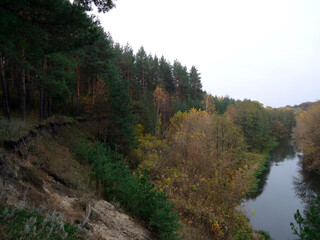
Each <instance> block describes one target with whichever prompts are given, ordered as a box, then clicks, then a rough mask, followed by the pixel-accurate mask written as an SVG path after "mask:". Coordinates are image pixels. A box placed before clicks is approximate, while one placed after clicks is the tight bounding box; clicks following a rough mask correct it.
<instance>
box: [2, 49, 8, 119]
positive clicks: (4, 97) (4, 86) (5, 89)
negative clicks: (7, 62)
mask: <svg viewBox="0 0 320 240" xmlns="http://www.w3.org/2000/svg"><path fill="white" fill-rule="evenodd" d="M0 69H1V76H0V78H1V87H2V104H3V111H4V114H5V116H6V117H7V118H8V120H9V121H10V110H9V97H8V86H7V82H6V75H5V69H4V63H3V58H2V54H1V53H0Z"/></svg>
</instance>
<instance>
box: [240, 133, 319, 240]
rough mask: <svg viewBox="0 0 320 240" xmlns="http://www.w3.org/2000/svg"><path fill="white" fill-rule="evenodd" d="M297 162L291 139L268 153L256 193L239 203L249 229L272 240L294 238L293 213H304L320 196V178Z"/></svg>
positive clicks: (297, 157)
mask: <svg viewBox="0 0 320 240" xmlns="http://www.w3.org/2000/svg"><path fill="white" fill-rule="evenodd" d="M299 161H300V159H299V156H298V154H297V152H296V148H295V147H294V146H293V144H292V142H291V141H290V139H284V140H283V141H281V142H280V144H279V146H278V147H276V148H275V149H274V150H273V151H272V152H271V153H270V157H269V160H268V162H267V165H266V170H265V171H264V172H263V174H262V175H261V176H260V182H259V186H258V189H257V191H255V192H254V193H253V194H251V195H250V196H248V199H247V200H246V201H245V202H244V203H243V204H242V207H244V208H245V209H247V210H244V211H245V213H247V216H248V217H249V219H250V222H251V224H252V226H253V227H254V228H255V229H257V230H258V229H262V230H265V231H268V232H269V233H270V235H271V237H272V238H273V239H274V240H287V239H290V240H291V239H295V238H296V236H294V235H293V232H292V230H291V227H290V222H295V220H294V213H295V212H296V211H297V209H299V210H300V212H303V210H304V209H305V208H306V207H308V206H309V205H310V203H312V202H313V201H314V198H315V196H316V195H317V194H320V177H319V176H317V175H313V174H310V173H307V172H305V171H303V169H302V167H301V166H300V164H299ZM251 213H254V214H251Z"/></svg>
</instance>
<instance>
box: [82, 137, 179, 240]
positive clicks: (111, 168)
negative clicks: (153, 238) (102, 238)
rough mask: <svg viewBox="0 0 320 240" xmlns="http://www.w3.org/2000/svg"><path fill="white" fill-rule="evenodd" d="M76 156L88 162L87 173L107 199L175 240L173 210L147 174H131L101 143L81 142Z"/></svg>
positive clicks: (176, 218) (175, 217) (177, 226)
mask: <svg viewBox="0 0 320 240" xmlns="http://www.w3.org/2000/svg"><path fill="white" fill-rule="evenodd" d="M76 156H77V157H78V158H79V160H80V161H82V162H88V163H90V165H91V176H92V177H93V178H94V179H96V180H97V183H98V186H99V188H100V187H101V186H102V187H103V188H104V195H105V197H106V199H108V200H117V201H119V202H120V204H121V205H122V207H123V208H124V209H125V210H126V211H128V212H131V213H132V214H134V215H135V216H137V217H139V218H140V219H142V220H143V221H145V222H146V223H147V224H148V226H149V228H150V229H151V230H153V231H154V232H155V233H156V234H157V235H158V236H159V237H160V238H161V239H167V240H175V239H178V234H177V233H176V230H177V229H178V228H179V223H178V215H177V214H176V213H174V212H173V208H174V205H173V204H172V203H170V202H169V201H168V200H167V198H168V196H167V195H166V194H165V193H162V192H160V191H158V190H157V189H156V187H155V185H154V184H153V183H150V182H149V179H148V173H147V171H144V173H143V175H140V174H139V173H137V174H136V175H135V176H133V175H131V171H130V169H129V168H128V167H127V165H126V164H125V163H124V161H123V160H122V157H121V155H119V154H117V153H116V152H115V151H113V150H112V149H111V148H110V147H108V146H107V147H106V146H104V145H103V144H101V143H97V144H95V145H92V146H88V144H87V143H85V142H84V141H82V143H80V145H79V146H78V147H77V150H76Z"/></svg>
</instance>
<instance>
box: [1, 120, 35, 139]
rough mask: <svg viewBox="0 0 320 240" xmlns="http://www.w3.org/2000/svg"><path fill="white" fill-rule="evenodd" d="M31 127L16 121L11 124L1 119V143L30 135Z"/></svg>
mask: <svg viewBox="0 0 320 240" xmlns="http://www.w3.org/2000/svg"><path fill="white" fill-rule="evenodd" d="M29 129H30V128H29V127H28V126H27V125H26V124H25V123H24V122H21V121H20V120H17V119H14V120H11V121H10V122H9V121H8V120H5V119H0V142H3V141H4V140H16V139H19V138H20V137H22V136H24V135H25V134H27V133H28V131H29Z"/></svg>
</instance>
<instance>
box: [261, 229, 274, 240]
mask: <svg viewBox="0 0 320 240" xmlns="http://www.w3.org/2000/svg"><path fill="white" fill-rule="evenodd" d="M258 233H259V234H260V235H261V236H263V237H264V240H272V238H271V236H270V234H269V233H268V232H266V231H263V230H259V231H258Z"/></svg>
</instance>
